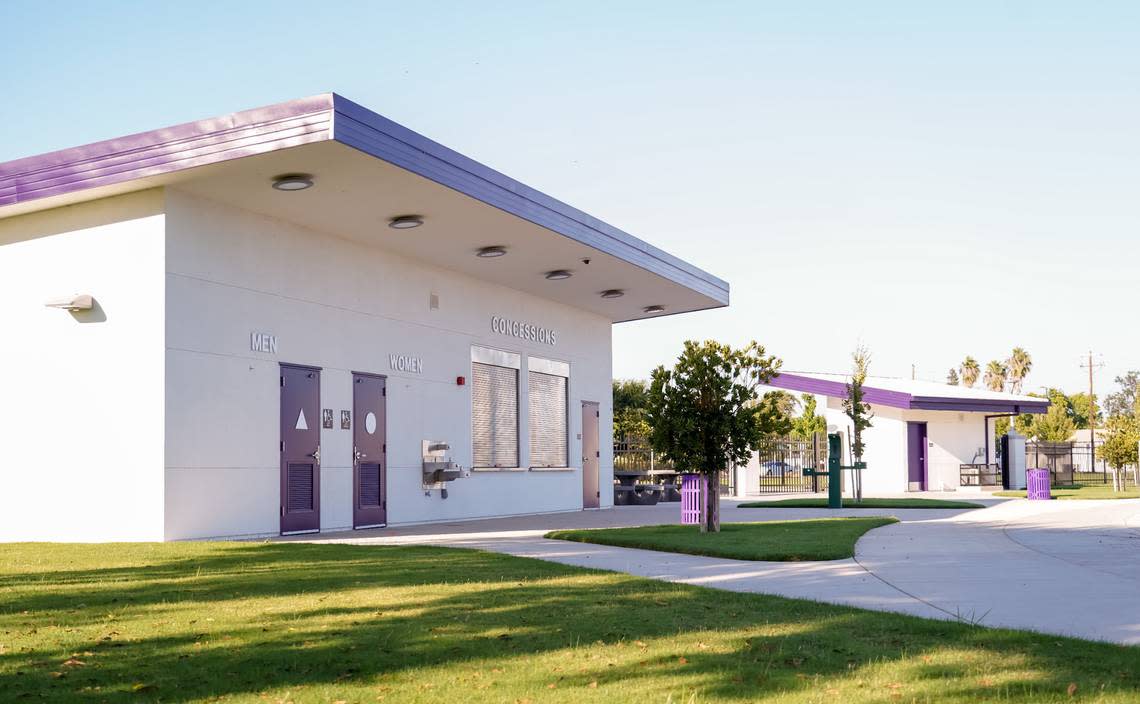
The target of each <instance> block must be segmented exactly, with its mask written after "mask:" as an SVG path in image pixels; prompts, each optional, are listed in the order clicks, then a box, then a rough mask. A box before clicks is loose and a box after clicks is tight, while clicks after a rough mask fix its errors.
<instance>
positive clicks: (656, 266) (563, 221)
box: [333, 94, 729, 305]
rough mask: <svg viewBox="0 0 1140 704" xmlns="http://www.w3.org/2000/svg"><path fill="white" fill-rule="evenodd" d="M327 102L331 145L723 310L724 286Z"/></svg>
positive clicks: (345, 105) (423, 141) (350, 107)
mask: <svg viewBox="0 0 1140 704" xmlns="http://www.w3.org/2000/svg"><path fill="white" fill-rule="evenodd" d="M333 103H334V106H335V113H336V115H335V117H334V121H333V138H334V139H335V140H336V141H338V142H341V143H343V144H345V145H348V146H350V147H353V148H354V149H358V150H360V151H362V152H364V153H365V154H369V155H371V156H374V157H376V158H378V159H383V160H384V161H387V162H389V163H391V164H394V165H396V166H399V167H400V168H403V169H406V170H408V171H411V172H413V173H416V174H419V175H420V176H423V177H424V178H427V179H430V180H432V181H435V182H436V183H439V184H441V185H444V186H447V187H448V188H451V189H454V190H456V191H459V192H460V193H463V194H466V195H468V196H470V197H472V198H475V199H477V200H480V201H482V202H484V203H487V204H488V205H491V206H494V207H496V208H499V209H500V210H503V211H505V212H508V213H510V214H512V215H515V216H517V217H520V218H522V219H524V220H528V221H530V222H532V223H534V224H536V225H539V226H541V227H545V228H547V229H549V230H552V231H554V232H557V233H559V234H561V235H563V236H565V237H568V238H570V239H572V240H575V241H577V242H580V243H582V244H584V245H586V246H589V247H592V248H594V249H597V250H599V251H602V252H605V253H607V254H611V255H613V256H615V257H617V258H618V259H621V260H623V261H626V262H629V263H631V264H634V265H635V266H639V267H641V268H643V269H645V270H647V271H650V272H652V273H655V274H657V275H659V276H662V277H664V278H666V279H668V280H670V281H673V282H674V283H677V284H680V285H682V286H685V287H686V288H689V289H691V290H693V291H696V292H698V293H701V294H703V295H705V296H707V297H709V298H711V299H713V300H714V301H716V302H718V303H719V304H720V305H728V300H729V286H728V283H727V282H725V281H724V280H722V279H719V278H717V277H715V276H713V275H712V274H709V273H707V272H705V271H702V270H701V269H698V268H697V267H695V266H693V265H692V264H689V263H687V262H685V261H682V260H680V259H678V258H677V257H674V256H673V255H671V254H668V253H666V252H664V251H662V250H660V249H657V248H656V247H654V246H652V245H650V244H648V243H646V242H643V241H642V240H639V239H637V238H636V237H634V236H633V235H630V234H628V233H626V232H623V231H622V230H619V229H617V228H616V227H613V226H611V225H608V224H606V223H604V222H602V221H601V220H598V219H597V218H594V217H592V216H590V215H588V214H586V213H584V212H582V211H580V210H578V209H577V208H574V207H571V206H569V205H567V204H566V203H563V202H561V201H559V200H556V199H554V198H551V197H550V196H548V195H546V194H544V193H540V192H539V191H537V190H535V189H533V188H531V187H529V186H526V185H524V184H522V183H519V182H518V181H515V180H514V179H512V178H510V177H508V176H506V175H504V174H501V173H499V172H498V171H495V170H494V169H491V168H489V167H487V166H484V165H483V164H480V163H478V162H476V161H474V160H473V159H470V158H468V157H466V156H463V155H462V154H460V153H458V152H456V151H454V150H452V149H448V148H447V147H445V146H443V145H442V144H439V143H438V142H434V141H432V140H430V139H428V138H427V137H424V136H423V135H421V134H419V133H417V132H413V131H412V130H409V129H408V128H406V127H403V126H402V125H399V124H397V123H395V122H393V121H391V120H389V119H387V118H385V117H383V116H381V115H378V114H376V113H374V112H372V111H371V110H368V109H367V108H364V107H362V106H360V105H358V104H356V103H354V102H352V101H351V100H348V99H346V98H343V97H341V96H339V95H335V94H334V95H333Z"/></svg>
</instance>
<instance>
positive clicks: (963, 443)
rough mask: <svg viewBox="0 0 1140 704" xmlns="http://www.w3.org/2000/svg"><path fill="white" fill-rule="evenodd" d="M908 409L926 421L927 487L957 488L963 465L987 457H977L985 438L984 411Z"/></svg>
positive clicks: (919, 418) (933, 489)
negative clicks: (959, 411) (921, 410)
mask: <svg viewBox="0 0 1140 704" xmlns="http://www.w3.org/2000/svg"><path fill="white" fill-rule="evenodd" d="M909 413H910V414H912V415H913V417H912V418H911V419H912V420H925V421H926V433H927V445H928V447H927V453H928V454H927V456H926V465H927V488H928V489H930V490H931V491H957V490H958V489H959V488H960V486H959V485H960V484H961V481H960V475H961V465H963V464H970V463H973V462H983V461H984V460H983V459H982V458H981V457H977V458H976V459H975V457H976V455H977V453H978V450H979V449H982V448H984V446H985V442H986V436H985V431H984V426H983V423H984V419H985V414H984V413H957V412H953V411H924V412H921V414H919V412H916V411H910V412H909ZM908 417H909V416H908ZM983 454H984V451H983Z"/></svg>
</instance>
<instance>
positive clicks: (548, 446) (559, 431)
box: [527, 370, 568, 467]
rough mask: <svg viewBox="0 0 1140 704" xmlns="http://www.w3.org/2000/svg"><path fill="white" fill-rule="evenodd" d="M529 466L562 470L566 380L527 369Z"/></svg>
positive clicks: (564, 446)
mask: <svg viewBox="0 0 1140 704" xmlns="http://www.w3.org/2000/svg"><path fill="white" fill-rule="evenodd" d="M527 381H528V382H529V383H530V391H529V394H530V395H529V409H530V464H531V466H534V467H566V466H568V456H567V455H568V452H567V440H566V412H567V411H566V377H562V376H554V375H551V374H543V373H541V372H536V371H533V370H531V371H530V372H529V374H528V376H527Z"/></svg>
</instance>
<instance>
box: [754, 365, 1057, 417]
mask: <svg viewBox="0 0 1140 704" xmlns="http://www.w3.org/2000/svg"><path fill="white" fill-rule="evenodd" d="M767 385H768V386H774V387H776V388H778V389H786V390H788V391H800V392H803V393H809V394H818V395H820V396H830V397H832V398H845V397H846V396H847V383H846V382H843V381H831V380H828V379H816V378H815V377H810V376H800V375H799V374H787V373H781V374H777V375H776V376H774V377H773V378H772V379H771V380H770V381H769V382H768V383H767ZM863 399H864V400H865V401H866V402H867V403H873V404H877V405H880V406H891V407H893V408H905V409H908V410H925V411H970V412H987V413H1045V412H1046V411H1048V410H1049V401H1048V400H1045V399H1042V400H1040V401H1014V400H1008V401H1007V400H1005V399H981V398H975V399H967V398H954V397H949V396H913V395H911V394H908V393H905V392H903V391H889V390H887V389H880V388H876V387H873V386H864V387H863Z"/></svg>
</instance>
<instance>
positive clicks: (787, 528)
mask: <svg viewBox="0 0 1140 704" xmlns="http://www.w3.org/2000/svg"><path fill="white" fill-rule="evenodd" d="M888 523H898V519H895V518H889V517H877V516H876V517H873V518H818V519H812V520H806V521H766V522H763V523H722V524H721V526H720V532H719V533H702V532H700V530H699V529H698V527H697V526H681V525H664V526H641V527H639V528H598V529H593V530H556V531H553V532H551V533H547V534H546V537H547V538H556V539H558V540H574V541H577V542H579V543H598V544H600V545H617V546H619V547H624V548H642V549H644V550H660V551H662V552H682V553H687V554H689V555H711V556H713V557H729V558H733V559H736V560H777V561H799V560H839V559H842V558H844V557H851V556H852V555H854V554H855V541H857V540H859V538H860V537H862V535H863V534H864V533H866V532H867V531H869V530H871V529H872V528H878V527H879V526H885V525H887V524H888Z"/></svg>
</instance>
